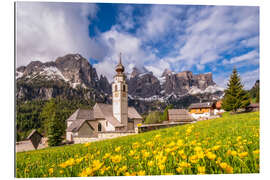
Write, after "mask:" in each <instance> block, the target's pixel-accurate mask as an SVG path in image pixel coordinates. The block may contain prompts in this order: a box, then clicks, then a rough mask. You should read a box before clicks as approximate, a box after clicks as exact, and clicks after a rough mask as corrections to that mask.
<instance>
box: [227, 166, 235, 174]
mask: <svg viewBox="0 0 270 180" xmlns="http://www.w3.org/2000/svg"><path fill="white" fill-rule="evenodd" d="M225 172H226V173H228V174H232V173H233V168H232V167H231V166H229V165H227V167H226V168H225Z"/></svg>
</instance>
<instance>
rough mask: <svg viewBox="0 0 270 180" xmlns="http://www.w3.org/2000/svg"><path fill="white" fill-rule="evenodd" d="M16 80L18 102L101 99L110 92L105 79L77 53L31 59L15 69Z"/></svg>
mask: <svg viewBox="0 0 270 180" xmlns="http://www.w3.org/2000/svg"><path fill="white" fill-rule="evenodd" d="M16 80H17V92H16V97H17V100H19V101H20V100H22V101H25V100H32V99H43V100H48V99H50V98H52V97H57V96H60V97H63V98H67V99H69V98H76V97H78V96H79V97H80V98H83V99H93V100H94V101H101V102H104V101H106V99H107V98H108V97H106V95H107V94H110V93H111V86H110V84H109V82H108V80H107V78H106V77H105V76H100V78H98V75H97V72H96V69H95V68H93V67H92V66H91V64H90V63H89V62H88V60H86V59H85V58H83V57H82V56H81V55H79V54H68V55H66V56H63V57H59V58H57V59H56V60H55V61H51V62H46V63H42V62H40V61H32V62H31V63H30V64H28V65H27V66H21V67H18V68H17V69H16Z"/></svg>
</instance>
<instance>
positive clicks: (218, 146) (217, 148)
mask: <svg viewBox="0 0 270 180" xmlns="http://www.w3.org/2000/svg"><path fill="white" fill-rule="evenodd" d="M219 148H220V145H216V146H214V147H212V150H213V151H217V150H219Z"/></svg>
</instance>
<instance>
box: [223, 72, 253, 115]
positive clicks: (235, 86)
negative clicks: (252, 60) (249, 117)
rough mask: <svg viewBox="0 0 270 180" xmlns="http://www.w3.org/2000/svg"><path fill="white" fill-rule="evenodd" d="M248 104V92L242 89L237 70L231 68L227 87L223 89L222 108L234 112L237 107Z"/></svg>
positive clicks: (243, 106)
mask: <svg viewBox="0 0 270 180" xmlns="http://www.w3.org/2000/svg"><path fill="white" fill-rule="evenodd" d="M249 104H250V97H249V94H248V93H247V92H246V91H245V90H244V89H243V85H242V84H241V80H240V76H239V75H238V72H237V70H236V69H233V72H232V74H231V77H230V80H229V82H228V84H227V89H226V90H225V96H224V98H223V101H222V108H223V109H225V110H226V111H233V112H236V111H237V110H238V109H239V108H245V107H247V106H248V105H249Z"/></svg>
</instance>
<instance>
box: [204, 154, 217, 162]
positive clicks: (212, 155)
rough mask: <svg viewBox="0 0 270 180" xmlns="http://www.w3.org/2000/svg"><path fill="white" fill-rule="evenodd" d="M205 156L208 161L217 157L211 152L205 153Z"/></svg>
mask: <svg viewBox="0 0 270 180" xmlns="http://www.w3.org/2000/svg"><path fill="white" fill-rule="evenodd" d="M206 156H207V158H208V159H210V160H214V159H215V158H216V157H217V156H216V155H215V154H214V153H212V152H207V153H206Z"/></svg>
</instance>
